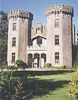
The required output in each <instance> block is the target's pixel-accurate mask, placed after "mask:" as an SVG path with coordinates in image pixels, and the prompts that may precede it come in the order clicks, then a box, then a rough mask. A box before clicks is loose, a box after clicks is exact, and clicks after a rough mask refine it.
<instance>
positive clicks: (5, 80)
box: [0, 70, 27, 100]
mask: <svg viewBox="0 0 78 100" xmlns="http://www.w3.org/2000/svg"><path fill="white" fill-rule="evenodd" d="M0 79H1V82H0V86H1V99H2V100H23V99H21V96H20V95H21V94H22V92H23V91H22V88H23V85H24V83H25V82H26V80H27V78H26V76H25V77H14V76H13V71H12V70H10V71H7V72H1V76H0Z"/></svg>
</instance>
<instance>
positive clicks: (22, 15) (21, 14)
mask: <svg viewBox="0 0 78 100" xmlns="http://www.w3.org/2000/svg"><path fill="white" fill-rule="evenodd" d="M14 17H15V18H18V17H19V18H27V19H30V20H33V14H32V13H30V12H27V11H21V10H12V11H10V12H9V13H8V19H10V18H14Z"/></svg>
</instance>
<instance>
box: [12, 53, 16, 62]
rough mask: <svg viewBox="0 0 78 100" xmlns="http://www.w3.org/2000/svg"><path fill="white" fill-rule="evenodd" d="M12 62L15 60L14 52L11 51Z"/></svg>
mask: <svg viewBox="0 0 78 100" xmlns="http://www.w3.org/2000/svg"><path fill="white" fill-rule="evenodd" d="M12 62H15V53H12Z"/></svg>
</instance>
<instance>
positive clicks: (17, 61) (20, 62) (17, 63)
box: [16, 60, 27, 68]
mask: <svg viewBox="0 0 78 100" xmlns="http://www.w3.org/2000/svg"><path fill="white" fill-rule="evenodd" d="M16 65H17V66H18V67H19V68H26V67H27V64H26V63H25V62H23V61H22V60H16Z"/></svg>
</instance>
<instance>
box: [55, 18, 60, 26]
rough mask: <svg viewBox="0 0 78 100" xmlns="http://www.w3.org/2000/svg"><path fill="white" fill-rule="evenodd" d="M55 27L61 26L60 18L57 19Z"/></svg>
mask: <svg viewBox="0 0 78 100" xmlns="http://www.w3.org/2000/svg"><path fill="white" fill-rule="evenodd" d="M55 27H59V19H55Z"/></svg>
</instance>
